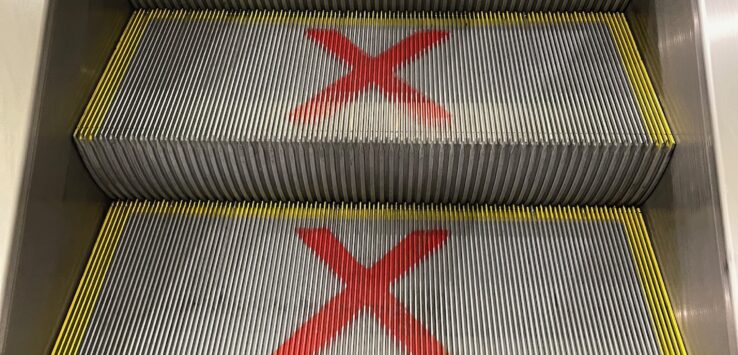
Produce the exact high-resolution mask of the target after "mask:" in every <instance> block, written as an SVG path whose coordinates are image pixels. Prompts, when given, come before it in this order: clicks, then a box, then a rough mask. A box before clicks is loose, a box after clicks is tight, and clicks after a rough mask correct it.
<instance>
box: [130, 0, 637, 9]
mask: <svg viewBox="0 0 738 355" xmlns="http://www.w3.org/2000/svg"><path fill="white" fill-rule="evenodd" d="M629 3H630V0H535V1H531V0H456V1H446V0H352V1H324V0H131V4H133V6H134V7H136V8H145V9H200V10H215V9H227V10H354V11H356V10H368V11H589V12H591V11H624V10H625V9H626V8H627V7H628V4H629Z"/></svg>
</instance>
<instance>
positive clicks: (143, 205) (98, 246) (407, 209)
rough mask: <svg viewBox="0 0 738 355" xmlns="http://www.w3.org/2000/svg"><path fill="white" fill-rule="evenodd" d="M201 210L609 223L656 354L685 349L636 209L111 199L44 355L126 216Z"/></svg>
mask: <svg viewBox="0 0 738 355" xmlns="http://www.w3.org/2000/svg"><path fill="white" fill-rule="evenodd" d="M147 213H156V214H171V215H182V214H191V215H202V216H222V217H235V218H238V217H252V218H326V219H334V218H348V219H400V220H402V219H421V220H423V219H434V220H439V221H449V220H473V219H476V220H500V219H502V220H507V219H509V220H544V221H545V220H583V221H587V220H589V221H616V222H619V223H620V225H621V226H622V227H623V228H624V230H625V231H626V233H627V236H628V245H629V247H630V251H631V256H632V257H633V263H634V265H635V267H636V269H637V270H638V278H639V282H640V285H641V290H642V292H643V296H644V298H645V299H646V301H647V303H648V305H647V306H648V310H649V315H650V318H651V327H652V329H653V331H654V335H655V336H656V338H657V341H658V345H659V348H660V350H661V353H662V354H686V348H685V345H684V342H683V340H682V337H681V333H680V331H679V326H678V325H677V322H676V318H675V316H674V311H673V308H672V306H671V302H670V301H669V296H668V294H667V292H666V287H665V285H664V281H663V279H662V277H661V271H660V269H659V266H658V262H657V260H656V257H655V254H654V252H653V248H652V246H651V242H650V239H649V237H648V233H647V231H646V226H645V223H644V221H643V217H642V215H641V211H640V210H639V209H637V208H609V207H520V206H508V207H494V206H480V207H432V206H430V207H416V206H412V205H402V204H379V205H369V204H368V205H350V204H319V205H316V204H287V203H264V202H261V203H248V202H242V203H226V202H215V203H208V202H116V203H114V204H113V205H112V206H111V207H110V209H109V211H108V214H107V216H106V218H105V221H104V222H103V226H102V228H101V231H100V235H99V237H98V240H97V241H96V243H95V246H94V247H93V251H92V255H91V256H90V259H89V261H88V263H87V266H86V267H85V271H84V273H83V275H82V279H81V280H80V283H79V286H78V289H77V291H76V293H75V295H74V298H73V300H72V303H71V305H70V307H69V311H68V314H67V316H66V318H65V319H64V322H63V324H62V327H61V330H60V332H59V336H58V338H57V340H56V343H55V344H54V347H53V350H52V354H76V353H77V352H78V351H79V348H80V346H81V344H82V340H83V339H84V335H85V331H86V329H87V326H88V324H89V321H90V318H91V316H92V313H93V311H94V308H95V303H96V302H97V298H98V296H99V294H100V291H101V289H102V287H103V284H104V282H105V276H106V274H107V271H108V269H109V267H110V264H111V263H112V260H113V258H114V256H115V250H116V248H117V244H118V241H119V239H120V236H121V234H122V233H123V230H124V228H125V226H126V223H127V221H128V219H129V218H130V216H131V215H133V214H147Z"/></svg>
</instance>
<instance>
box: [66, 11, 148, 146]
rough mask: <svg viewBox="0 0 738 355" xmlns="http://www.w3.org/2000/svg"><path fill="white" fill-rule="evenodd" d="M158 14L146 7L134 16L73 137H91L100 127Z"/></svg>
mask: <svg viewBox="0 0 738 355" xmlns="http://www.w3.org/2000/svg"><path fill="white" fill-rule="evenodd" d="M156 16H157V14H156V13H154V12H147V11H136V12H135V13H134V14H133V16H131V19H130V20H129V21H128V24H126V28H125V29H124V30H123V35H121V38H120V40H118V44H117V45H116V47H115V50H114V51H113V55H112V57H111V58H110V61H109V62H108V65H107V67H106V68H105V70H104V71H103V74H102V77H101V78H100V81H99V82H98V83H97V86H96V87H95V91H94V92H93V94H92V98H90V102H89V103H88V104H87V107H86V108H85V111H84V113H82V118H81V119H80V121H79V124H78V125H77V128H76V129H75V131H74V137H75V138H77V139H78V140H90V141H91V140H93V139H94V138H95V136H96V135H97V133H98V132H99V131H100V127H102V123H103V120H104V119H105V115H106V114H107V113H108V110H109V109H110V105H111V103H112V101H113V97H114V96H115V93H116V92H117V91H118V87H119V86H120V84H121V82H122V81H123V77H124V76H125V73H126V72H127V70H128V65H129V64H130V62H131V59H132V58H133V55H134V54H135V52H136V49H137V48H138V44H139V42H140V39H141V36H142V35H143V32H144V30H145V29H146V26H147V25H148V23H149V21H150V20H151V19H152V17H156Z"/></svg>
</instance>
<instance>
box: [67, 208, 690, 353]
mask: <svg viewBox="0 0 738 355" xmlns="http://www.w3.org/2000/svg"><path fill="white" fill-rule="evenodd" d="M315 352H320V353H350V354H369V353H382V354H390V353H407V352H411V353H424V354H434V353H454V354H499V353H506V354H507V353H510V354H684V353H685V348H684V344H683V342H682V339H681V336H680V332H679V329H678V327H677V324H676V322H675V318H674V313H673V311H672V308H671V305H670V302H669V298H668V296H667V293H666V290H665V288H664V283H663V281H662V279H661V276H660V271H659V267H658V264H657V262H656V259H655V257H654V254H653V251H652V249H651V245H650V242H649V237H648V235H647V234H646V230H645V226H644V223H643V220H642V218H641V215H640V211H638V210H637V209H631V208H525V207H508V208H504V207H500V208H495V207H476V208H437V207H427V208H425V207H423V208H421V207H408V206H397V205H395V206H379V207H377V206H369V207H363V206H353V207H352V206H346V205H343V206H337V205H335V206H334V205H322V206H315V205H290V204H274V203H271V204H265V203H167V202H162V203H116V204H114V205H113V207H112V208H111V210H110V212H109V214H108V217H107V218H106V220H105V223H104V225H103V228H102V231H101V233H100V237H99V239H98V241H97V243H96V245H95V247H94V250H93V252H92V256H91V258H90V260H89V263H88V265H87V268H86V269H85V272H84V275H83V277H82V280H81V282H80V284H79V288H78V290H77V292H76V294H75V297H74V300H73V303H72V305H71V307H70V310H69V313H68V315H67V317H66V320H65V322H64V324H63V326H62V329H61V332H60V335H59V337H58V340H57V342H56V344H55V346H54V349H53V353H54V354H71V353H80V354H132V353H136V354H143V353H151V354H170V353H171V354H195V353H218V354H227V353H233V354H243V353H250V354H265V353H276V354H308V353H315Z"/></svg>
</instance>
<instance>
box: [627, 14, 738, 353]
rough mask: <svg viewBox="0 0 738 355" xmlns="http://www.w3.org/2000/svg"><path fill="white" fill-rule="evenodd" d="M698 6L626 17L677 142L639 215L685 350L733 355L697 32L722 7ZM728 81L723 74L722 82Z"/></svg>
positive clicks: (702, 46)
mask: <svg viewBox="0 0 738 355" xmlns="http://www.w3.org/2000/svg"><path fill="white" fill-rule="evenodd" d="M701 2H702V1H701V0H643V1H634V2H633V5H632V6H631V8H630V9H629V12H628V15H629V19H630V22H631V25H632V28H633V29H634V33H635V35H636V39H637V40H638V41H639V47H640V49H641V52H642V53H643V57H644V60H645V61H646V63H647V65H648V66H649V72H650V73H651V76H652V78H653V80H654V85H655V86H656V89H657V92H658V94H659V98H660V100H661V101H662V104H663V107H664V110H665V112H666V114H667V117H669V119H670V124H671V127H672V129H673V132H674V136H675V139H676V141H677V148H676V149H675V151H674V154H673V156H672V160H671V162H670V165H669V166H668V168H667V171H666V173H665V174H664V176H663V178H662V180H661V182H660V183H659V184H658V186H657V188H656V190H655V192H654V194H653V195H652V196H651V197H650V198H649V199H648V200H647V201H646V202H645V204H644V206H643V211H644V216H645V218H646V219H647V221H648V224H649V227H650V231H651V233H652V240H653V243H654V247H655V248H656V250H657V255H658V257H659V262H660V264H661V266H662V268H663V273H664V278H665V279H666V283H667V285H668V286H669V292H670V295H671V297H672V301H673V303H674V307H675V313H676V315H677V318H678V321H679V324H680V326H681V328H682V331H683V333H684V337H685V339H686V342H687V348H688V350H689V351H690V352H691V353H694V354H720V355H722V354H726V353H731V354H736V353H738V351H737V350H736V341H735V339H736V337H735V334H734V333H735V325H734V320H733V316H732V307H731V303H730V302H731V301H730V292H729V286H728V285H729V281H728V267H729V266H728V264H727V258H726V247H725V242H726V235H725V230H724V225H723V222H724V218H723V213H724V212H723V210H722V208H721V194H723V193H724V192H722V191H720V187H719V181H721V180H723V179H725V176H724V175H725V174H722V173H720V172H719V171H718V168H717V159H719V157H717V158H716V155H715V154H716V152H717V151H716V150H715V144H716V142H717V141H716V139H715V137H716V134H721V133H720V132H716V129H719V124H718V126H717V127H716V126H715V123H714V122H713V120H715V118H714V117H713V112H711V105H712V103H711V100H712V95H713V94H712V93H711V92H710V89H709V84H708V83H709V81H710V79H709V76H710V74H709V73H708V72H707V70H706V67H707V66H708V64H706V62H705V51H707V50H709V46H710V44H709V43H708V42H709V39H706V38H705V36H706V34H707V32H705V30H704V29H705V28H709V27H710V26H711V24H708V23H707V22H710V21H713V20H712V19H710V18H707V17H705V14H704V11H705V9H704V8H701V7H704V6H707V7H712V6H718V5H720V4H721V3H722V4H723V5H725V4H726V2H724V1H704V2H703V4H702V5H701V4H700V3H701ZM728 2H730V1H728ZM722 11H723V12H725V11H726V8H725V7H723V10H722ZM726 13H729V11H728V12H726ZM735 22H736V21H735V20H734V21H733V23H735ZM722 60H730V59H728V58H727V57H726V58H723V59H722ZM735 60H736V58H732V61H733V63H734V62H735ZM715 74H716V73H713V75H715ZM729 77H730V73H727V75H726V78H725V80H730V79H729ZM732 101H735V100H734V99H733V100H732ZM734 139H735V138H734ZM731 153H732V154H735V152H731ZM729 175H730V174H729ZM728 178H732V179H734V178H735V174H732V176H729V177H728ZM731 223H733V222H731ZM728 240H729V239H728Z"/></svg>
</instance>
